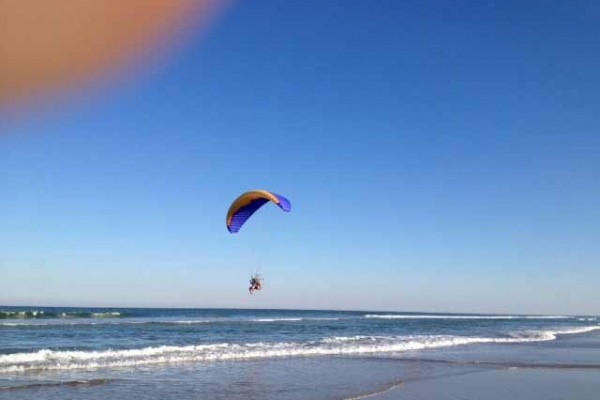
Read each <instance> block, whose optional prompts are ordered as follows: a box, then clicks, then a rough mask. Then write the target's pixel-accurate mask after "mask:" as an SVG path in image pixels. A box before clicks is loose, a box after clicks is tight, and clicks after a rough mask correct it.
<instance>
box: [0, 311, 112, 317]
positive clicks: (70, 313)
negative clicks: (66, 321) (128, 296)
mask: <svg viewBox="0 0 600 400" xmlns="http://www.w3.org/2000/svg"><path fill="white" fill-rule="evenodd" d="M122 316H123V315H122V314H121V313H120V312H117V311H107V312H91V311H64V312H52V311H42V310H27V311H12V310H0V319H56V318H120V317H122Z"/></svg>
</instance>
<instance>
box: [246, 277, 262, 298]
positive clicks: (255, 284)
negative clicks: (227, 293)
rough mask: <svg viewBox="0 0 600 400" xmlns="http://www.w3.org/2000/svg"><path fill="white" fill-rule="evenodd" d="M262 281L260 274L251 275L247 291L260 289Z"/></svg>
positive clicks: (251, 291)
mask: <svg viewBox="0 0 600 400" xmlns="http://www.w3.org/2000/svg"><path fill="white" fill-rule="evenodd" d="M262 281H263V278H262V276H260V275H258V274H254V275H252V277H251V278H250V287H249V288H248V291H249V292H250V294H252V293H254V291H255V290H261V289H262Z"/></svg>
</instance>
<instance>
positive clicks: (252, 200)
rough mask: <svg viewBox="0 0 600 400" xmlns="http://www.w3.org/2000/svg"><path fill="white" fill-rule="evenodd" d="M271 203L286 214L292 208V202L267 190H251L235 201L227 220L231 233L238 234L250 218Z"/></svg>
mask: <svg viewBox="0 0 600 400" xmlns="http://www.w3.org/2000/svg"><path fill="white" fill-rule="evenodd" d="M269 201H270V202H273V203H275V204H276V205H277V206H279V208H281V209H282V210H283V211H285V212H289V211H290V210H291V208H292V205H291V204H290V201H289V200H288V199H286V198H285V197H283V196H281V195H279V194H276V193H273V192H269V191H267V190H251V191H249V192H246V193H244V194H242V195H241V196H240V197H238V198H237V199H235V201H234V202H233V203H232V204H231V206H230V207H229V211H228V212H227V218H226V220H225V222H226V224H227V230H228V231H229V232H230V233H237V232H238V231H239V230H240V228H241V227H242V225H244V224H245V223H246V221H247V220H248V218H250V217H251V216H252V214H254V213H255V212H256V211H257V210H258V209H259V208H261V207H262V206H263V205H265V204H266V203H268V202H269Z"/></svg>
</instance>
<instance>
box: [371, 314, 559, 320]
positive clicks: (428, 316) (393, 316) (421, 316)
mask: <svg viewBox="0 0 600 400" xmlns="http://www.w3.org/2000/svg"><path fill="white" fill-rule="evenodd" d="M364 318H378V319H567V318H571V317H568V316H565V315H434V314H366V315H364Z"/></svg>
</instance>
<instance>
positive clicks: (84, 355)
mask: <svg viewBox="0 0 600 400" xmlns="http://www.w3.org/2000/svg"><path fill="white" fill-rule="evenodd" d="M598 329H600V325H599V326H588V327H577V328H569V329H565V330H560V331H531V332H517V333H515V334H513V335H511V336H509V337H468V336H451V335H431V336H331V337H326V338H323V339H321V340H315V341H307V342H279V343H267V342H256V343H246V344H233V343H216V344H199V345H189V346H157V347H145V348H140V349H127V350H104V351H58V350H40V351H37V352H30V353H14V354H5V355H0V374H7V373H26V372H43V371H60V370H74V369H86V370H88V369H97V368H133V367H139V366H148V365H157V364H177V363H186V362H203V361H221V360H251V359H265V358H283V357H307V356H324V355H361V354H372V353H390V352H405V351H414V350H423V349H431V348H439V347H450V346H460V345H468V344H476V343H504V344H509V343H523V342H537V341H546V340H554V339H556V337H557V335H566V334H575V333H585V332H590V331H594V330H598Z"/></svg>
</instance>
